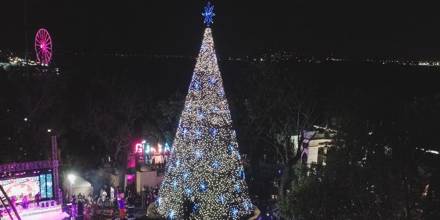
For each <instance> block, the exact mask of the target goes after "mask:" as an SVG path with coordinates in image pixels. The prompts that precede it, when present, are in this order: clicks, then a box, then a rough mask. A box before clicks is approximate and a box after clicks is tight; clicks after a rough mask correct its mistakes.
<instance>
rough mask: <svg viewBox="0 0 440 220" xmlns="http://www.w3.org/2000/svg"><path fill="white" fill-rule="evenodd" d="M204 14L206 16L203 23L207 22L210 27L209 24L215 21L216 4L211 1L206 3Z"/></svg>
mask: <svg viewBox="0 0 440 220" xmlns="http://www.w3.org/2000/svg"><path fill="white" fill-rule="evenodd" d="M202 16H203V17H204V20H203V23H205V24H206V26H208V27H209V25H211V24H212V23H214V16H215V13H214V5H212V4H211V2H208V4H206V6H205V10H204V12H203V13H202Z"/></svg>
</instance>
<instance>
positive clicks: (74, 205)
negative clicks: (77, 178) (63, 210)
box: [67, 185, 159, 220]
mask: <svg viewBox="0 0 440 220" xmlns="http://www.w3.org/2000/svg"><path fill="white" fill-rule="evenodd" d="M158 193H159V186H158V185H157V186H154V187H148V186H145V187H144V188H143V190H142V192H140V193H137V192H136V191H135V190H134V189H132V188H127V189H126V190H125V191H122V190H116V191H115V192H114V195H111V194H110V193H108V192H107V191H106V190H101V191H100V193H99V195H96V196H94V197H93V196H92V194H89V195H88V196H84V195H82V194H78V195H72V196H71V198H70V200H69V201H68V203H67V204H68V207H67V211H68V212H69V214H70V215H71V216H72V217H75V218H77V219H84V220H88V219H106V217H110V216H111V217H115V216H118V217H119V219H127V218H128V217H129V216H130V215H132V214H131V212H130V211H129V210H128V209H129V208H131V207H133V208H134V207H140V208H142V209H144V210H146V208H147V207H148V206H149V205H150V204H151V203H152V202H154V201H156V199H157V198H158Z"/></svg>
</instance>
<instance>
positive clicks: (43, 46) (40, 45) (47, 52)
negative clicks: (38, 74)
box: [35, 28, 52, 65]
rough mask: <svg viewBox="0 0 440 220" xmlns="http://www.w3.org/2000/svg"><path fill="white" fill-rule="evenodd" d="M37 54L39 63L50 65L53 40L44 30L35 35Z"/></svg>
mask: <svg viewBox="0 0 440 220" xmlns="http://www.w3.org/2000/svg"><path fill="white" fill-rule="evenodd" d="M35 53H36V54H37V60H38V62H40V63H41V64H43V65H49V63H50V61H51V59H52V38H51V37H50V34H49V32H48V31H47V30H46V29H44V28H41V29H39V30H38V31H37V34H36V35H35Z"/></svg>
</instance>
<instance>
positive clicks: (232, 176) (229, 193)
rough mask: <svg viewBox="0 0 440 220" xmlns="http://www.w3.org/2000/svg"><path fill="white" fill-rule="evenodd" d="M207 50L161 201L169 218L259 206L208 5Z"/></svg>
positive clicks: (224, 214)
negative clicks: (250, 188) (242, 151)
mask: <svg viewBox="0 0 440 220" xmlns="http://www.w3.org/2000/svg"><path fill="white" fill-rule="evenodd" d="M203 15H204V17H205V24H206V25H207V27H206V29H205V33H204V36H203V42H202V46H201V49H200V52H199V56H198V58H197V62H196V66H195V69H194V73H193V76H192V80H191V83H190V86H189V91H188V94H187V96H186V100H185V108H184V110H183V112H182V115H181V117H180V121H179V127H178V129H177V132H176V136H175V140H174V144H173V148H172V156H171V159H170V161H169V163H168V166H167V168H166V174H165V177H164V180H163V183H162V186H161V188H160V191H159V199H158V200H157V206H158V211H159V213H160V214H161V215H162V216H165V217H167V218H168V219H239V218H241V217H243V216H245V215H248V214H251V213H252V211H253V209H254V206H253V205H252V202H251V200H250V198H249V195H248V189H247V185H246V182H245V175H244V170H243V165H242V163H241V158H240V153H239V151H238V144H237V138H236V134H235V131H234V129H233V128H232V119H231V114H230V111H229V106H228V102H227V100H226V97H225V92H224V89H223V81H222V78H221V74H220V70H219V67H218V63H217V56H216V53H215V49H214V41H213V38H212V31H211V28H210V27H209V26H210V24H211V23H212V17H213V16H214V12H213V6H212V5H211V4H209V3H208V6H206V7H205V12H204V13H203Z"/></svg>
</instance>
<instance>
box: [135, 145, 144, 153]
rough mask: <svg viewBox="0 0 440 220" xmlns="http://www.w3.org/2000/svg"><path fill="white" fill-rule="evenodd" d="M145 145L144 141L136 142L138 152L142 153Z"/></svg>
mask: <svg viewBox="0 0 440 220" xmlns="http://www.w3.org/2000/svg"><path fill="white" fill-rule="evenodd" d="M143 146H144V145H143V144H142V143H137V144H136V153H138V154H142V153H143V152H144V147H143Z"/></svg>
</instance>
